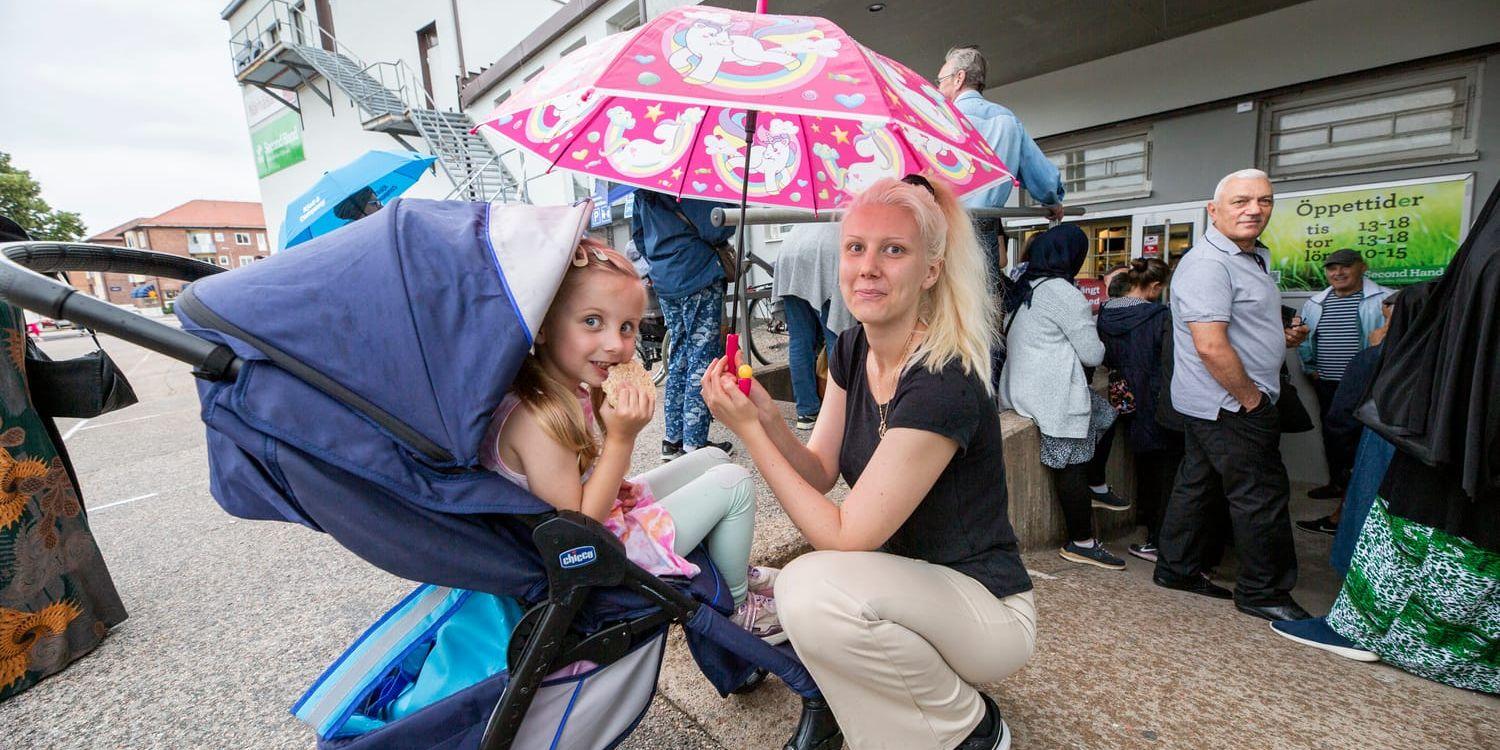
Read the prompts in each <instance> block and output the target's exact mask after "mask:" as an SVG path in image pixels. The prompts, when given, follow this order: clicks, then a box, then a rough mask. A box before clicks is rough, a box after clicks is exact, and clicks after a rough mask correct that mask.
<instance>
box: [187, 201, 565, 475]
mask: <svg viewBox="0 0 1500 750" xmlns="http://www.w3.org/2000/svg"><path fill="white" fill-rule="evenodd" d="M586 211H587V206H578V207H571V206H557V207H538V206H525V205H515V206H489V205H485V204H478V203H465V202H458V201H425V200H397V201H394V202H392V203H391V204H390V205H389V206H386V207H385V208H384V209H382V210H381V211H378V212H377V213H375V214H374V215H372V216H369V217H367V218H365V219H363V220H361V221H358V222H356V223H354V224H351V225H349V226H347V227H345V228H343V229H341V230H339V231H336V232H333V233H331V234H328V235H324V236H322V237H319V238H317V239H315V240H312V241H310V242H308V243H306V244H304V245H302V246H301V247H299V248H298V249H297V250H296V251H294V252H286V253H280V254H277V255H275V256H273V257H272V258H269V259H267V260H266V261H264V262H261V263H256V264H254V265H252V266H250V267H248V268H243V269H240V270H237V271H236V272H235V273H232V274H220V275H218V276H214V277H210V278H207V279H203V280H202V281H199V282H197V283H195V284H194V285H193V286H192V296H193V298H194V300H195V301H196V302H197V303H199V304H200V305H201V306H202V308H207V310H209V311H211V312H212V314H213V315H216V316H217V317H218V318H220V319H222V320H223V321H225V322H227V323H229V324H231V325H232V326H234V327H236V328H238V329H239V331H241V332H243V334H248V335H236V336H235V338H236V339H238V340H237V341H234V342H231V343H232V346H234V348H235V350H236V354H238V355H240V356H241V357H245V358H247V359H252V360H254V359H268V358H269V359H273V360H275V359H277V358H276V356H275V353H273V352H269V351H262V350H261V349H258V348H256V346H255V343H251V342H252V341H253V342H256V343H260V344H262V345H263V346H264V347H265V348H274V349H275V350H277V351H279V352H280V353H281V354H283V355H285V356H286V357H289V358H291V359H292V360H295V362H297V363H300V364H301V365H303V366H305V367H306V368H308V369H309V370H311V371H313V372H314V373H316V374H318V375H321V376H323V377H324V378H326V379H327V380H328V381H331V383H333V384H335V385H336V386H338V387H341V388H342V389H346V390H347V391H348V392H349V393H352V394H353V395H354V396H357V397H358V398H360V399H363V400H364V401H366V402H368V404H370V405H373V406H374V407H375V408H376V409H378V410H379V412H383V413H384V414H386V415H389V417H390V418H391V419H393V420H394V421H395V422H397V423H399V424H400V425H404V426H406V427H409V428H410V430H411V433H409V434H401V433H402V431H401V430H400V429H399V427H398V428H395V429H393V430H392V431H393V432H395V433H396V434H395V437H397V438H398V439H399V440H401V441H402V442H405V443H409V445H408V446H407V447H408V448H410V449H412V450H414V451H416V452H417V453H418V454H420V455H423V456H424V457H425V458H426V459H427V460H428V462H429V463H431V464H433V465H434V466H437V467H441V468H446V467H471V466H475V465H477V459H476V456H477V453H478V449H479V443H480V440H481V438H482V437H483V435H484V429H485V424H486V422H487V420H488V418H489V416H490V412H491V411H492V410H493V409H494V408H495V404H497V403H499V402H500V399H501V397H503V396H504V394H505V391H506V390H507V389H508V388H509V387H510V383H511V379H512V377H513V376H514V374H515V372H516V371H517V370H518V368H519V366H520V363H521V360H522V358H523V357H525V355H526V352H527V351H528V349H529V348H530V346H531V339H532V336H533V333H534V332H535V330H536V329H537V327H538V326H539V325H540V324H541V319H542V316H543V315H544V314H545V313H546V309H547V306H548V305H549V304H550V303H551V301H552V297H553V295H554V294H555V293H556V292H557V287H558V284H559V282H560V280H561V278H562V274H563V272H564V271H565V270H566V267H567V259H568V258H569V257H570V256H571V253H572V250H573V248H574V246H575V245H576V244H577V241H578V238H579V237H580V236H581V232H582V230H583V226H584V224H583V222H584V220H585V218H586V216H587V214H586ZM191 309H192V308H191V307H190V308H189V310H187V311H186V312H187V314H188V316H189V317H203V316H201V315H198V316H194V315H193V313H192V311H191ZM191 322H194V323H197V324H199V325H204V324H206V323H208V321H205V320H196V321H191ZM211 327H213V328H215V329H218V330H219V332H221V333H222V332H224V331H223V329H222V327H221V326H218V325H215V326H211ZM247 339H248V340H247ZM277 364H278V365H281V366H282V367H283V369H286V364H285V363H283V362H280V361H278V362H277ZM298 374H301V373H298ZM368 415H369V414H368V413H367V416H368ZM382 426H383V427H386V428H387V429H392V428H391V425H387V424H382Z"/></svg>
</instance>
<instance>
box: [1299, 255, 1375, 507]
mask: <svg viewBox="0 0 1500 750" xmlns="http://www.w3.org/2000/svg"><path fill="white" fill-rule="evenodd" d="M1323 273H1324V274H1325V275H1327V277H1328V285H1329V286H1328V288H1327V289H1324V290H1323V291H1321V292H1318V293H1317V294H1314V295H1313V296H1312V297H1310V298H1308V300H1307V302H1305V303H1303V305H1302V322H1303V323H1304V324H1306V325H1307V327H1308V331H1309V333H1308V336H1307V339H1306V340H1305V341H1303V342H1302V345H1301V346H1299V347H1297V354H1298V355H1299V356H1300V357H1301V359H1302V371H1303V372H1305V373H1307V377H1308V378H1309V379H1311V380H1312V384H1313V390H1314V391H1315V392H1316V393H1317V394H1318V417H1319V419H1320V420H1321V421H1324V422H1326V421H1327V419H1328V407H1329V405H1330V404H1332V403H1333V394H1334V392H1336V391H1337V390H1338V389H1339V381H1340V380H1342V379H1343V377H1344V368H1346V367H1347V366H1348V365H1349V360H1351V359H1353V358H1354V355H1356V354H1359V353H1360V352H1361V351H1363V350H1364V349H1365V347H1368V346H1369V345H1370V333H1371V332H1372V331H1374V330H1375V329H1377V328H1380V327H1381V326H1383V325H1385V316H1384V315H1383V314H1381V311H1380V310H1381V303H1382V302H1383V301H1384V300H1385V299H1386V298H1387V297H1389V296H1390V295H1391V294H1392V293H1393V292H1392V290H1390V289H1388V288H1386V287H1383V286H1381V285H1379V284H1376V283H1375V282H1373V281H1370V280H1369V279H1367V278H1365V262H1364V259H1363V258H1362V257H1360V254H1359V253H1358V252H1355V251H1354V250H1349V249H1347V248H1346V249H1343V250H1335V251H1333V252H1332V253H1329V254H1328V258H1327V259H1326V260H1324V261H1323ZM1322 432H1323V454H1324V456H1325V458H1326V459H1327V461H1328V484H1326V485H1323V486H1322V487H1318V488H1316V489H1314V490H1311V491H1310V492H1308V493H1307V496H1308V497H1311V498H1316V499H1320V500H1328V499H1333V498H1342V497H1343V496H1344V487H1346V486H1347V485H1348V481H1349V471H1350V469H1351V468H1352V467H1353V465H1354V441H1353V440H1351V439H1349V437H1348V436H1344V435H1340V434H1339V433H1338V431H1337V430H1329V429H1326V427H1325V429H1323V431H1322ZM1355 437H1356V438H1357V437H1358V436H1357V435H1356V436H1355ZM1328 533H1331V532H1328Z"/></svg>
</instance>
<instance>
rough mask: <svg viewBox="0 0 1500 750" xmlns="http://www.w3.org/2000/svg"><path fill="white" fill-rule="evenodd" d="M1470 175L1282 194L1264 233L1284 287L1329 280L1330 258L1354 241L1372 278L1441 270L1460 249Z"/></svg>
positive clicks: (1406, 277)
mask: <svg viewBox="0 0 1500 750" xmlns="http://www.w3.org/2000/svg"><path fill="white" fill-rule="evenodd" d="M1468 194H1469V178H1468V177H1467V176H1463V177H1445V178H1441V179H1437V180H1430V181H1426V182H1419V183H1414V184H1395V185H1388V186H1384V187H1381V186H1373V187H1368V188H1360V189H1356V190H1339V191H1319V192H1313V193H1300V194H1298V193H1293V194H1290V195H1286V196H1280V195H1278V196H1276V208H1275V209H1274V210H1273V212H1272V214H1271V223H1270V225H1269V226H1267V227H1266V231H1265V233H1263V234H1262V235H1261V237H1260V240H1261V242H1264V243H1265V244H1266V247H1268V248H1270V249H1271V266H1272V270H1273V271H1275V272H1276V273H1277V275H1278V278H1279V280H1280V283H1281V288H1282V289H1283V290H1290V291H1296V290H1318V289H1322V288H1323V287H1325V286H1327V281H1326V280H1325V279H1324V277H1323V259H1324V258H1326V257H1328V254H1329V253H1332V252H1333V251H1335V250H1339V249H1342V248H1349V249H1351V250H1354V251H1356V252H1358V253H1359V254H1360V255H1362V256H1364V258H1365V263H1366V264H1368V266H1369V270H1368V271H1367V272H1366V276H1368V277H1369V278H1370V279H1371V280H1373V281H1375V282H1376V283H1379V284H1384V285H1386V286H1402V285H1405V284H1416V283H1418V282H1422V281H1426V280H1428V279H1432V278H1436V277H1438V276H1441V275H1442V273H1443V269H1445V268H1447V266H1448V261H1450V260H1452V259H1453V254H1454V253H1455V252H1456V251H1457V250H1458V245H1459V238H1460V237H1461V236H1462V235H1463V231H1464V223H1465V221H1466V219H1467V213H1468V203H1469V200H1468Z"/></svg>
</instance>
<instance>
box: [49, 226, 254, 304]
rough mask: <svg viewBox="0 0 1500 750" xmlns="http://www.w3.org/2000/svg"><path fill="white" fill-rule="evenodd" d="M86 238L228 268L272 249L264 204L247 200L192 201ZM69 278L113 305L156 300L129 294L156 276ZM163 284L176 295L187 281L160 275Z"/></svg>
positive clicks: (151, 282)
mask: <svg viewBox="0 0 1500 750" xmlns="http://www.w3.org/2000/svg"><path fill="white" fill-rule="evenodd" d="M87 241H88V242H93V243H98V244H104V245H119V246H121V247H137V248H142V249H146V250H154V251H156V252H160V253H171V254H173V255H181V256H183V257H188V258H194V259H196V260H201V261H204V262H207V263H213V264H215V265H218V266H223V267H224V268H239V267H240V266H243V265H246V264H249V263H253V262H254V261H255V260H257V259H259V258H264V257H265V256H266V255H268V254H269V253H270V252H271V251H270V246H269V244H268V243H267V241H266V220H265V215H264V214H263V213H262V211H261V207H260V204H259V203H249V202H244V201H210V200H192V201H188V202H187V203H184V204H182V205H180V206H178V207H176V208H173V209H172V210H170V211H167V212H166V213H163V214H159V215H157V216H153V217H149V218H139V219H132V220H130V221H127V222H125V223H124V224H120V225H119V226H115V227H111V228H109V229H106V230H105V231H103V232H100V233H99V234H96V235H94V236H93V237H90V238H88V240H87ZM68 276H69V281H71V282H72V283H73V286H75V287H77V288H78V289H81V290H83V291H86V292H89V293H91V294H93V295H94V296H96V297H99V298H100V299H104V300H108V301H109V302H111V303H114V304H131V303H134V304H136V305H137V306H143V305H152V304H155V299H154V298H150V297H138V298H132V297H131V296H130V295H131V292H132V291H134V290H136V289H137V288H144V287H153V288H154V287H155V286H156V284H157V283H158V280H157V279H156V278H154V277H147V276H137V275H133V274H121V273H70V274H69V275H68ZM160 285H161V289H160V290H159V291H160V292H161V293H164V294H165V295H166V298H167V299H172V298H173V297H176V296H177V292H178V290H180V289H181V288H182V285H183V282H181V281H177V280H175V279H160Z"/></svg>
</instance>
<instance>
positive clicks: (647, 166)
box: [603, 106, 704, 177]
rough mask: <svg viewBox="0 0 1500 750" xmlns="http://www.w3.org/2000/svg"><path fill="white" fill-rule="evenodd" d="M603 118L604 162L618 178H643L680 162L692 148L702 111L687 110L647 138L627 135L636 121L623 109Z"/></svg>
mask: <svg viewBox="0 0 1500 750" xmlns="http://www.w3.org/2000/svg"><path fill="white" fill-rule="evenodd" d="M657 111H658V112H659V111H660V110H659V107H658V110H657ZM605 115H606V116H608V117H609V127H607V128H605V130H604V139H603V140H604V143H603V155H604V158H605V159H606V160H608V161H609V165H610V166H611V167H614V168H615V170H617V171H618V172H619V173H620V174H622V175H626V176H629V177H647V176H650V175H653V174H656V173H658V172H661V171H662V170H664V169H666V168H668V167H670V166H672V165H674V164H676V163H677V162H678V161H680V160H681V159H682V157H683V155H684V154H686V153H687V150H688V147H689V146H691V145H692V142H693V133H694V132H695V131H696V130H697V126H698V123H699V122H701V121H702V120H703V115H704V110H703V108H702V107H689V108H687V109H686V110H683V112H682V114H680V115H678V116H676V117H674V118H671V119H666V120H661V121H660V122H658V123H656V127H655V128H654V129H653V130H652V131H651V137H650V138H630V137H629V136H628V135H627V134H628V133H629V132H630V131H631V130H632V129H634V128H635V124H636V120H635V115H633V114H631V113H630V110H628V109H626V108H625V107H622V106H615V107H610V108H609V111H608V112H606V113H605Z"/></svg>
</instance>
